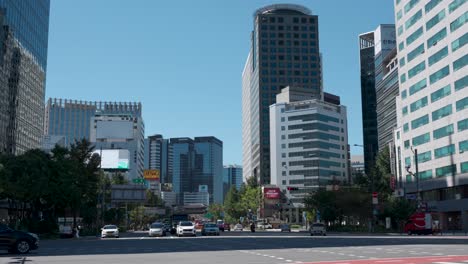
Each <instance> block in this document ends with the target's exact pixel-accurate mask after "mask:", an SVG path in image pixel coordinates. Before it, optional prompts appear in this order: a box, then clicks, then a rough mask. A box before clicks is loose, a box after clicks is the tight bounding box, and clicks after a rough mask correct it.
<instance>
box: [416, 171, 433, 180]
mask: <svg viewBox="0 0 468 264" xmlns="http://www.w3.org/2000/svg"><path fill="white" fill-rule="evenodd" d="M418 176H419V179H420V180H422V181H424V180H429V179H432V170H425V171H420V172H419V175H418Z"/></svg>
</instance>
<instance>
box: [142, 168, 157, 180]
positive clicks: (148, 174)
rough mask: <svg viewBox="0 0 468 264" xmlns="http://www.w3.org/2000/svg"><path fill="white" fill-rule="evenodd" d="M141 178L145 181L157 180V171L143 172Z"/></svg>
mask: <svg viewBox="0 0 468 264" xmlns="http://www.w3.org/2000/svg"><path fill="white" fill-rule="evenodd" d="M143 177H144V178H145V179H147V180H159V170H144V171H143Z"/></svg>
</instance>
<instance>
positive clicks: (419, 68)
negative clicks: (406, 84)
mask: <svg viewBox="0 0 468 264" xmlns="http://www.w3.org/2000/svg"><path fill="white" fill-rule="evenodd" d="M425 69H426V62H425V61H422V62H421V63H419V64H417V65H416V66H414V67H413V68H411V69H410V70H409V71H408V79H411V78H413V77H414V76H416V75H418V74H419V73H420V72H422V71H424V70H425Z"/></svg>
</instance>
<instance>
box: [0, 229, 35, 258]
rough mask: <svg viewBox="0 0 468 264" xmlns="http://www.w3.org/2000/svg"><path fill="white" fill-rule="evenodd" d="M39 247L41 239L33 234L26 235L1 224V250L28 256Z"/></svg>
mask: <svg viewBox="0 0 468 264" xmlns="http://www.w3.org/2000/svg"><path fill="white" fill-rule="evenodd" d="M38 247H39V237H38V236H37V235H36V234H33V233H26V232H22V231H17V230H14V229H11V228H9V227H8V226H6V225H4V224H0V249H6V250H8V252H10V253H19V254H26V253H28V252H29V251H30V250H33V249H37V248H38Z"/></svg>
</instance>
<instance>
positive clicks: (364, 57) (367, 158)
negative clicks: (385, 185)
mask: <svg viewBox="0 0 468 264" xmlns="http://www.w3.org/2000/svg"><path fill="white" fill-rule="evenodd" d="M395 43H396V40H395V25H387V24H382V25H379V26H378V27H377V29H376V30H374V31H371V32H367V33H363V34H361V35H359V48H360V53H359V55H360V56H359V59H360V67H361V103H362V126H363V136H364V137H363V148H364V163H365V169H366V173H367V174H369V172H370V170H371V168H372V167H373V166H374V164H375V157H376V156H377V153H378V151H379V148H378V146H379V142H378V120H377V92H376V91H377V85H378V86H383V85H384V84H385V82H386V81H384V80H383V78H384V77H385V70H386V66H387V65H386V64H385V62H384V58H385V57H386V56H387V55H388V54H389V53H390V52H391V51H392V49H393V48H394V47H395Z"/></svg>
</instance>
